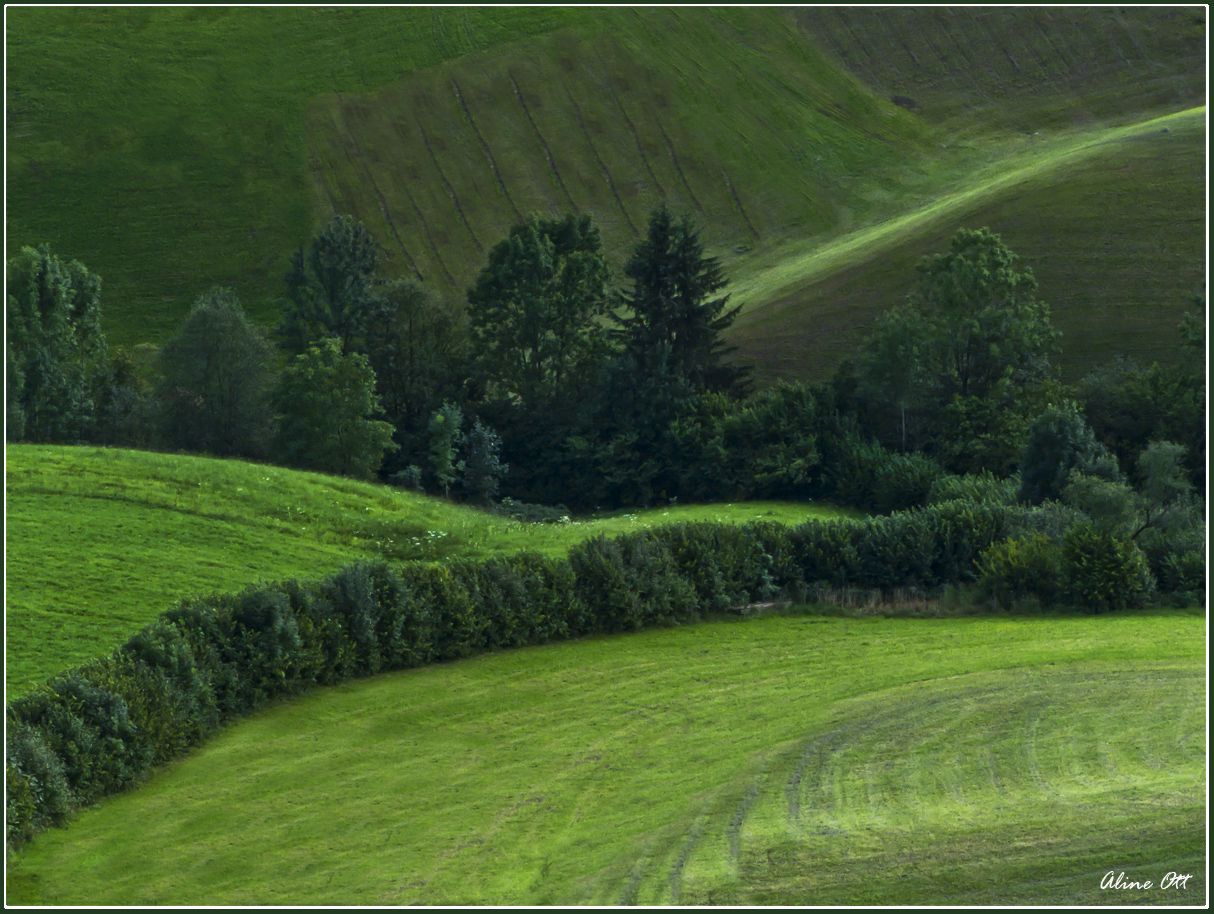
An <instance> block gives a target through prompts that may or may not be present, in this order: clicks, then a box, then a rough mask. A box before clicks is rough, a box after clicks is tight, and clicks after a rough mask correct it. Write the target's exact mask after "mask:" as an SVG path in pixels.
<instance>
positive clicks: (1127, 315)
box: [7, 8, 1206, 377]
mask: <svg viewBox="0 0 1214 914" xmlns="http://www.w3.org/2000/svg"><path fill="white" fill-rule="evenodd" d="M7 23H8V31H7V41H8V73H7V75H8V85H9V97H8V106H7V109H8V125H7V135H8V138H9V174H8V207H9V208H8V219H9V223H8V225H9V246H10V251H9V253H10V254H11V253H12V248H13V247H14V246H15V245H20V244H29V243H38V242H41V241H49V242H50V243H51V244H52V245H53V246H54V248H55V249H56V250H57V251H58V252H60V253H63V254H67V255H70V256H74V257H77V258H79V259H80V260H82V261H83V262H85V263H86V264H87V265H88V266H89V267H90V269H92V270H94V271H95V272H97V273H99V274H100V275H101V276H102V277H103V279H104V281H105V284H106V285H105V301H106V313H107V319H106V331H107V333H108V335H109V337H110V340H111V342H115V343H118V344H122V345H134V344H138V343H141V342H145V341H148V342H152V343H160V342H163V341H164V340H165V339H166V338H167V336H168V335H169V334H170V333H171V332H172V331H173V329H174V327H175V325H176V323H177V321H178V320H179V319H180V317H181V316H182V315H183V314H184V312H185V310H186V309H187V308H188V305H189V303H190V302H191V301H192V300H193V298H194V297H195V296H196V295H197V294H199V293H200V292H201V291H203V290H205V289H206V288H208V287H209V286H210V285H211V284H213V283H224V284H227V285H231V286H233V287H235V288H236V290H237V292H238V294H240V295H241V297H242V299H243V300H244V301H245V303H246V305H247V306H249V308H250V310H252V311H253V313H254V314H255V315H256V316H257V317H258V318H259V319H260V320H262V321H263V322H267V323H268V322H271V321H272V320H273V319H274V317H275V314H276V310H277V303H276V300H277V299H278V298H279V297H280V296H281V294H282V287H281V280H282V275H283V273H284V271H285V267H286V262H287V257H288V255H289V253H290V251H292V250H293V249H295V248H297V247H298V246H299V245H301V244H302V243H304V242H305V241H306V239H307V238H308V237H309V236H310V234H311V233H312V231H313V230H314V229H315V228H316V227H318V226H319V225H320V224H322V223H323V222H324V221H325V220H326V219H327V218H328V217H329V216H330V215H331V214H332V213H334V212H350V213H353V214H354V215H356V216H357V217H358V218H360V219H361V220H363V221H364V222H365V223H366V224H367V225H368V226H369V227H370V228H371V229H372V231H373V232H374V233H375V234H376V236H377V237H378V238H379V239H380V241H381V242H382V244H383V245H384V249H385V253H386V255H387V257H388V271H389V272H390V273H391V274H394V275H421V276H423V277H424V278H425V279H426V281H427V282H429V283H431V284H433V285H434V286H435V287H437V288H438V289H440V290H441V291H443V292H444V293H445V294H447V295H450V296H451V297H453V298H454V299H456V300H458V299H459V298H461V297H462V293H463V290H464V289H466V288H467V286H468V285H469V284H470V282H471V280H472V279H473V277H475V275H476V273H477V271H478V270H479V268H480V266H481V265H482V264H483V262H484V257H485V252H486V251H487V250H488V249H489V248H490V247H491V246H492V245H493V244H494V243H495V242H496V241H497V240H499V239H500V238H501V237H503V236H504V234H505V232H506V230H507V229H508V227H509V226H510V225H511V224H513V223H514V222H516V221H517V220H518V219H519V217H520V216H521V215H526V214H527V213H530V212H533V211H539V212H541V213H545V214H557V213H561V212H568V211H571V210H572V211H577V212H592V213H593V214H594V215H595V218H596V220H597V221H598V223H599V225H600V226H601V228H602V231H603V236H604V241H605V243H606V246H607V248H608V249H609V250H610V251H612V252H613V256H614V258H615V259H616V262H617V264H618V263H620V262H622V260H623V257H624V256H625V255H626V254H627V252H628V250H629V248H630V247H631V245H632V243H633V241H634V240H635V239H636V238H637V235H638V232H641V231H643V230H644V224H645V218H646V214H647V212H648V211H649V209H650V208H652V207H653V206H654V205H656V204H657V203H658V202H660V201H662V200H666V201H667V202H668V203H669V204H670V205H671V206H672V207H674V208H676V209H682V210H686V211H687V212H689V213H691V214H692V215H693V216H694V217H695V218H697V219H698V220H699V221H700V223H701V224H702V225H703V226H704V231H705V238H706V240H707V241H708V243H709V245H710V249H711V250H712V251H713V252H714V253H717V254H720V255H721V256H722V257H723V258H724V260H725V265H726V268H727V270H728V271H729V273H730V275H731V276H733V278H734V279H735V287H736V289H737V294H736V297H735V300H736V301H737V302H739V303H741V304H744V305H745V306H746V308H747V310H748V312H749V313H750V314H751V315H754V316H753V317H750V318H748V322H747V323H745V324H741V323H740V325H739V327H738V329H737V339H736V341H737V342H739V343H741V344H742V354H743V356H744V357H746V358H747V359H751V360H755V361H757V362H759V363H760V364H762V365H763V366H764V371H765V374H764V376H765V377H771V376H772V375H775V374H778V375H780V376H790V377H792V376H796V377H820V376H821V375H822V374H823V373H825V372H827V371H829V369H830V368H831V367H832V365H833V364H834V362H835V361H837V359H838V357H839V355H840V354H841V353H843V352H844V351H845V350H846V347H847V345H849V344H850V343H851V342H853V341H854V339H855V338H856V336H857V334H858V332H859V330H860V329H862V328H863V327H864V326H865V325H866V324H867V323H868V322H869V321H870V320H871V319H872V317H873V316H875V314H876V313H877V312H878V311H879V310H880V309H881V308H884V307H887V306H888V305H889V304H891V303H893V302H894V301H897V300H899V299H900V298H901V297H902V296H903V295H904V294H905V291H906V289H907V287H908V286H909V284H910V283H911V282H912V281H913V271H912V269H911V267H912V266H913V263H914V260H915V258H916V257H917V256H919V255H920V254H921V253H923V252H924V251H926V250H929V249H932V248H934V247H938V245H939V241H940V239H941V238H944V237H947V236H948V235H949V234H951V232H952V231H953V230H955V228H956V227H958V226H959V225H966V226H967V227H977V226H978V225H979V224H988V223H989V224H991V225H992V228H995V229H996V230H998V231H1002V232H1004V234H1005V237H1006V240H1007V241H1008V242H1009V244H1011V246H1012V247H1013V248H1014V249H1016V250H1017V251H1019V252H1020V253H1022V255H1024V257H1025V260H1026V262H1027V263H1029V264H1030V265H1032V266H1034V267H1035V269H1036V270H1037V272H1038V275H1039V279H1040V280H1041V283H1042V295H1043V298H1045V299H1046V300H1047V301H1049V302H1051V303H1052V304H1054V306H1055V308H1056V312H1057V314H1058V320H1059V324H1060V326H1062V328H1063V329H1064V331H1068V342H1069V345H1068V347H1067V352H1068V355H1067V356H1066V359H1069V360H1070V362H1069V363H1068V364H1069V366H1070V367H1071V370H1072V372H1075V371H1078V370H1081V369H1082V368H1083V367H1085V366H1086V365H1087V364H1090V362H1091V361H1093V360H1095V359H1098V358H1102V357H1104V356H1105V355H1108V354H1111V353H1112V352H1115V351H1128V352H1131V353H1133V354H1137V355H1140V356H1143V357H1147V358H1150V357H1156V356H1166V355H1167V353H1168V352H1169V350H1170V348H1171V340H1172V337H1171V331H1172V328H1173V325H1174V324H1175V323H1176V320H1177V318H1178V316H1179V312H1180V311H1182V310H1183V308H1184V307H1185V306H1186V304H1187V303H1188V300H1189V298H1190V296H1191V295H1192V293H1193V292H1194V291H1195V287H1196V286H1197V285H1198V284H1199V282H1200V279H1201V277H1202V276H1203V275H1204V260H1203V257H1204V252H1202V251H1201V250H1200V248H1199V247H1198V245H1199V243H1200V235H1201V232H1200V231H1199V229H1200V226H1201V224H1202V223H1201V220H1202V217H1203V213H1204V200H1205V188H1204V171H1203V169H1202V168H1201V167H1200V165H1201V162H1202V153H1203V149H1204V114H1202V115H1201V116H1198V117H1195V119H1194V121H1193V123H1192V124H1190V125H1189V126H1188V127H1187V128H1186V129H1180V128H1172V132H1171V133H1170V134H1166V135H1163V136H1165V137H1166V138H1167V142H1166V144H1165V141H1164V140H1163V139H1161V138H1159V137H1155V138H1148V139H1145V140H1142V141H1141V142H1139V144H1138V145H1137V146H1132V147H1130V146H1126V145H1123V144H1122V143H1121V142H1120V141H1119V142H1117V143H1114V144H1112V145H1111V146H1110V147H1109V148H1108V149H1107V150H1104V149H1102V150H1101V151H1100V152H1099V153H1096V152H1092V153H1091V154H1087V155H1081V156H1078V157H1075V156H1070V155H1067V154H1066V152H1067V150H1071V149H1072V147H1073V145H1074V144H1075V143H1080V144H1082V142H1083V140H1084V137H1085V135H1087V134H1089V133H1090V134H1091V136H1092V137H1099V133H1098V131H1100V130H1102V129H1105V128H1108V127H1111V126H1123V125H1127V124H1132V123H1136V122H1140V121H1144V120H1149V119H1150V118H1151V117H1153V116H1158V115H1162V114H1167V113H1173V112H1176V111H1181V110H1185V109H1189V108H1193V107H1195V106H1200V105H1203V104H1204V101H1205V99H1204V94H1203V93H1204V82H1205V80H1204V75H1205V64H1206V62H1205V51H1204V47H1205V45H1204V35H1205V21H1204V11H1202V10H1200V9H1195V8H1178V9H1138V10H1128V11H1118V10H1114V9H1093V10H1079V9H1076V10H1064V9H1051V10H1021V9H1014V8H1004V9H982V8H966V9H956V10H948V9H940V10H918V11H916V10H910V11H905V12H903V11H893V10H877V9H864V8H856V9H848V10H841V9H827V8H806V9H801V10H776V9H762V10H747V9H740V8H739V9H711V10H709V9H695V10H684V9H676V8H672V9H597V10H595V9H589V8H519V9H510V10H506V9H492V8H483V9H426V8H411V9H382V8H381V9H320V8H307V9H282V10H278V9H270V8H267V9H232V10H227V9H219V8H216V9H198V10H191V9H185V8H179V9H172V8H167V9H154V10H138V9H128V10H118V9H85V8H77V9H59V10H50V9H36V8H24V9H14V10H9V11H8V13H7ZM1034 134H1036V136H1033V135H1034ZM1025 169H1027V172H1025V171H1024V170H1025ZM1009 173H1011V174H1013V175H1015V174H1019V175H1020V180H1015V181H1009ZM970 190H973V191H975V192H977V196H976V197H973V198H967V200H966V201H965V202H964V205H952V204H957V203H958V201H957V200H956V199H954V198H955V195H957V194H959V193H965V192H967V191H970ZM925 210H931V211H932V212H933V213H934V217H935V218H932V219H921V218H913V217H914V216H915V214H922V213H923V212H924V211H925ZM81 214H88V217H87V218H82V217H81ZM908 214H910V216H911V217H912V218H911V221H910V222H909V223H898V225H899V226H900V228H899V230H898V231H896V232H894V233H893V234H892V235H887V236H885V237H884V240H882V241H881V242H880V243H873V239H872V237H871V236H870V235H868V234H865V233H866V232H867V231H871V230H873V228H874V227H877V228H879V227H880V226H882V225H883V224H886V223H887V222H888V221H889V220H891V219H895V218H898V217H907V216H908ZM832 244H833V245H843V248H842V249H843V250H847V251H848V252H850V253H849V256H848V257H847V258H844V259H843V260H840V261H838V262H837V263H834V264H833V265H832V266H830V268H829V269H827V268H825V267H824V265H823V263H822V261H820V260H818V259H815V258H817V257H819V255H820V254H822V252H823V251H825V250H832V248H829V247H827V246H829V245H832ZM833 250H836V251H837V250H840V248H837V247H836V248H833ZM874 264H877V265H878V267H879V269H876V270H874ZM760 325H762V326H760Z"/></svg>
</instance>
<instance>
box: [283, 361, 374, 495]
mask: <svg viewBox="0 0 1214 914" xmlns="http://www.w3.org/2000/svg"><path fill="white" fill-rule="evenodd" d="M274 405H275V407H276V408H277V410H278V412H279V413H280V419H279V425H278V435H277V437H276V438H275V441H274V448H273V451H274V454H275V456H276V457H277V458H278V459H279V460H281V461H283V462H284V463H287V464H290V465H292V466H297V467H302V468H304V469H311V470H319V471H321V472H325V473H340V474H343V475H346V476H358V477H363V478H366V477H370V476H371V475H372V474H373V473H375V471H376V470H378V469H379V466H380V464H381V463H383V459H384V454H385V453H386V452H387V451H390V450H392V449H393V448H394V447H395V445H393V444H392V426H391V425H389V424H388V423H387V422H383V421H380V420H377V419H374V418H372V417H373V416H374V415H375V414H376V413H378V412H379V411H380V407H379V402H378V400H377V399H376V397H375V372H374V371H372V369H371V366H370V365H369V364H368V363H367V357H366V356H364V355H362V354H361V353H357V352H352V353H348V354H343V353H342V350H341V341H340V340H337V339H332V338H331V339H326V340H322V341H321V342H319V343H316V344H313V345H311V346H309V347H308V348H307V350H305V351H304V352H302V353H300V354H299V355H297V356H296V357H295V358H294V359H292V361H291V362H290V364H289V365H288V366H287V368H286V370H285V371H284V372H283V374H282V378H281V380H280V382H279V385H278V388H277V390H276V391H275V395H274Z"/></svg>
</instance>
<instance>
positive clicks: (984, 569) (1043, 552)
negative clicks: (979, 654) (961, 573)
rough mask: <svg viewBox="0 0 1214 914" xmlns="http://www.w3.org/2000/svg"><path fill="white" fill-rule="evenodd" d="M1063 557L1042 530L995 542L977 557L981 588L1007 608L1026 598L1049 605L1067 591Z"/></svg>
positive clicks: (989, 596) (979, 585)
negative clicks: (1064, 580)
mask: <svg viewBox="0 0 1214 914" xmlns="http://www.w3.org/2000/svg"><path fill="white" fill-rule="evenodd" d="M1062 585H1063V579H1062V556H1061V553H1060V550H1059V549H1058V546H1057V544H1056V543H1055V542H1053V541H1052V540H1051V539H1050V538H1049V537H1047V536H1046V535H1045V534H1043V533H1035V534H1031V535H1029V536H1024V537H1012V538H1010V539H1006V540H1003V541H1001V542H998V543H995V544H994V545H992V546H991V547H990V548H989V549H987V550H986V551H985V552H983V553H982V555H981V556H980V557H979V559H978V587H979V589H980V591H981V592H982V593H983V594H985V595H986V596H987V597H988V598H990V599H993V600H995V601H996V602H997V603H998V604H999V605H1000V606H1002V607H1003V608H1004V609H1007V608H1010V607H1011V606H1012V604H1013V603H1014V602H1015V601H1016V600H1018V599H1022V598H1025V597H1033V598H1036V599H1037V600H1039V601H1040V602H1041V604H1042V605H1045V606H1048V605H1050V604H1052V603H1053V602H1055V601H1056V600H1057V599H1058V598H1059V597H1060V596H1062V595H1063V594H1064V592H1065V589H1064V587H1063V586H1062Z"/></svg>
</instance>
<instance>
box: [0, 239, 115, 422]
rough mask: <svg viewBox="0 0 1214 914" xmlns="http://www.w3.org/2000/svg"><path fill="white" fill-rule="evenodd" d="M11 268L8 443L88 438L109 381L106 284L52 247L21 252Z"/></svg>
mask: <svg viewBox="0 0 1214 914" xmlns="http://www.w3.org/2000/svg"><path fill="white" fill-rule="evenodd" d="M7 266H8V270H7V274H8V275H7V277H6V280H7V283H6V284H7V290H6V291H7V304H8V307H7V309H6V313H5V331H6V334H5V346H6V352H5V361H6V363H7V364H6V366H5V371H6V402H5V408H6V414H7V419H8V422H7V425H8V438H9V440H14V441H15V440H20V439H22V438H29V439H32V440H35V441H57V442H63V441H79V440H81V439H84V438H86V437H87V436H88V434H89V432H90V431H91V430H92V426H93V423H94V421H95V412H96V408H95V407H96V398H97V394H98V388H99V386H100V385H101V384H102V383H104V381H105V379H106V378H107V376H108V370H107V347H106V342H105V335H104V334H103V333H102V332H101V279H100V277H98V276H96V275H95V274H93V273H90V272H89V271H88V269H86V268H85V266H84V265H83V264H81V263H79V262H78V261H75V260H72V261H63V260H61V259H60V258H59V257H57V256H55V255H54V254H52V253H51V251H50V248H49V247H47V246H46V245H42V246H40V247H39V248H37V249H34V248H29V247H26V248H22V249H21V252H20V253H19V254H18V255H17V256H16V257H14V258H13V259H11V260H9V261H8V264H7Z"/></svg>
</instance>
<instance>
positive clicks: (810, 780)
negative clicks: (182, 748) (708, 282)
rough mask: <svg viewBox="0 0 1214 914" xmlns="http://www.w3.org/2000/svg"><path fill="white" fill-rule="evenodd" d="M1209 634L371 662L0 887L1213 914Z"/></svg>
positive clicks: (184, 894) (101, 820)
mask: <svg viewBox="0 0 1214 914" xmlns="http://www.w3.org/2000/svg"><path fill="white" fill-rule="evenodd" d="M1204 640H1205V621H1204V618H1202V617H1201V616H1199V615H1196V614H1186V613H1180V612H1175V611H1172V612H1156V613H1150V614H1142V615H1112V616H1098V617H1085V618H1074V617H1072V618H1061V617H1056V618H1048V617H1038V618H1032V619H1029V618H1006V617H1005V618H998V617H983V618H960V619H949V620H907V619H841V618H827V617H821V616H812V615H791V616H787V617H770V618H763V619H757V620H750V621H744V622H722V623H711V624H702V625H696V626H688V627H682V628H675V629H667V630H657V631H649V632H644V633H641V634H637V635H629V636H620V637H610V638H593V639H588V640H584V641H580V642H572V643H567V644H562V645H549V646H545V647H539V648H528V649H522V650H517V651H509V652H503V653H496V654H491V655H486V656H482V657H478V658H474V659H470V660H467V661H462V662H459V663H454V664H444V665H440V666H435V667H431V668H426V669H420V670H414V671H410V672H405V673H399V674H392V675H385V676H379V677H375V678H372V679H368V680H363V681H361V682H357V683H349V684H346V685H342V686H338V687H335V688H331V689H322V690H317V691H314V692H312V693H309V694H308V695H305V696H303V697H300V698H298V699H295V700H292V701H290V702H286V703H283V704H280V705H278V706H276V707H273V708H271V709H268V710H267V711H265V712H263V713H260V714H258V715H256V716H255V717H253V718H251V719H249V720H246V721H244V722H241V723H239V724H237V725H234V726H233V727H231V728H229V729H228V730H227V731H225V732H224V733H223V734H222V735H220V736H219V737H217V738H216V739H214V740H213V741H211V742H210V743H208V744H207V745H206V746H204V747H202V748H201V749H200V750H198V751H197V752H195V753H193V754H192V755H191V756H190V757H188V758H187V759H185V760H183V761H181V762H180V763H177V764H175V765H173V766H171V767H169V768H167V769H165V770H163V771H160V772H158V773H157V774H156V775H155V776H154V777H152V778H151V779H150V781H149V782H148V783H146V784H145V785H144V786H142V787H141V788H140V789H138V790H136V791H132V792H130V793H127V794H124V795H121V796H118V797H115V798H113V799H111V800H108V801H106V802H104V803H102V804H100V805H99V806H98V807H95V808H92V809H89V810H86V811H84V812H83V813H81V814H80V816H79V817H78V819H77V820H76V821H75V822H74V823H73V824H72V825H71V827H70V828H68V829H62V830H52V831H48V832H45V833H43V834H42V835H40V836H39V837H38V838H37V839H36V840H35V841H34V842H33V843H32V844H30V845H29V846H27V847H25V848H23V849H22V850H21V851H20V852H19V853H18V854H17V855H16V856H15V857H14V858H12V859H10V861H9V868H8V901H9V903H36V904H117V905H152V904H202V905H249V904H285V905H290V904H299V903H309V904H363V905H374V904H431V905H435V904H437V905H442V904H516V905H517V904H522V905H528V904H579V903H581V904H628V903H639V904H660V903H682V904H701V903H710V902H711V903H728V904H742V905H748V904H749V905H753V904H768V905H771V904H775V905H788V904H862V903H868V904H1029V905H1059V904H1062V905H1065V904H1117V903H1120V904H1183V905H1198V906H1199V905H1201V904H1203V903H1204V901H1205V896H1206V889H1207V887H1206V884H1205V881H1204V879H1205V865H1206V850H1205V830H1204V821H1205V812H1206V809H1205V791H1204V783H1205V772H1206V757H1205V741H1206V730H1205V719H1206V714H1205V711H1206V709H1205V706H1204V701H1205V699H1204V692H1205V676H1204V659H1203V647H1202V645H1203V644H1204ZM1110 870H1113V871H1117V872H1121V871H1124V872H1125V873H1126V876H1127V878H1128V879H1134V880H1140V881H1141V880H1145V879H1150V880H1151V881H1152V882H1153V883H1154V884H1155V888H1153V889H1152V890H1144V891H1131V892H1113V891H1102V890H1101V889H1100V882H1101V879H1102V878H1103V876H1104V875H1105V873H1107V872H1108V871H1110ZM1168 872H1178V873H1189V874H1192V877H1193V878H1192V879H1190V880H1189V881H1188V883H1187V887H1186V888H1185V889H1183V890H1180V889H1172V890H1163V889H1160V888H1158V886H1159V883H1160V879H1161V877H1163V876H1164V875H1165V874H1166V873H1168Z"/></svg>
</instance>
